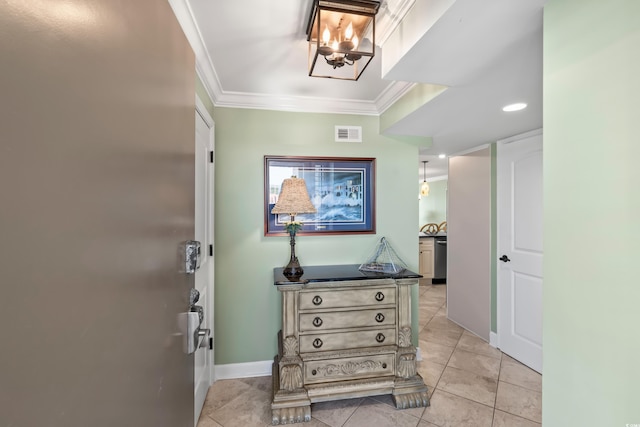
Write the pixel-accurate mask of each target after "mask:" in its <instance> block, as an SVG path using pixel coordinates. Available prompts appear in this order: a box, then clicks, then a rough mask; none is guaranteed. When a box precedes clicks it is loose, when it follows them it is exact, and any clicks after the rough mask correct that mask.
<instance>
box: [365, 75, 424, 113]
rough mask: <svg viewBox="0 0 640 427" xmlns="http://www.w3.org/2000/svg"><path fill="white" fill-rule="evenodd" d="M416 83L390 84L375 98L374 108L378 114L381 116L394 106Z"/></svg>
mask: <svg viewBox="0 0 640 427" xmlns="http://www.w3.org/2000/svg"><path fill="white" fill-rule="evenodd" d="M416 84H417V83H412V82H392V83H391V84H389V86H387V87H386V89H385V90H383V91H382V93H380V95H378V97H377V98H376V101H375V102H376V106H377V108H378V114H382V113H384V112H385V111H387V109H388V108H389V107H391V106H392V105H393V104H395V102H396V101H398V100H399V99H400V98H402V97H403V96H404V95H405V94H406V93H407V92H409V91H410V90H411V89H413V87H414V86H415V85H416Z"/></svg>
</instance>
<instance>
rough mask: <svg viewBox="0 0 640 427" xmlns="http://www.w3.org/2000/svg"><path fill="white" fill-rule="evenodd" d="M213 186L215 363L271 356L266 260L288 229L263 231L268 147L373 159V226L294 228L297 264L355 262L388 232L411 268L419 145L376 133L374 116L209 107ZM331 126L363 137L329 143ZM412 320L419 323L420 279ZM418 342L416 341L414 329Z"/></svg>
mask: <svg viewBox="0 0 640 427" xmlns="http://www.w3.org/2000/svg"><path fill="white" fill-rule="evenodd" d="M213 117H214V120H215V123H216V169H215V174H216V180H215V181H216V184H215V233H216V236H215V340H216V352H215V362H216V364H217V365H220V364H228V363H242V362H252V361H262V360H270V359H272V358H273V357H274V355H275V354H276V351H277V348H276V334H277V332H278V330H279V329H280V309H281V304H280V295H279V293H278V291H277V290H276V289H275V287H274V286H273V268H274V267H282V266H284V264H286V263H287V261H288V257H289V242H288V239H287V238H285V237H264V234H263V233H264V231H263V218H264V193H263V191H264V187H263V186H264V166H263V159H264V156H265V155H290V156H298V155H299V156H344V157H375V158H377V164H376V173H377V177H376V207H377V234H375V235H373V234H369V235H352V236H300V237H299V238H298V239H296V254H297V255H298V257H299V258H300V262H301V264H302V265H303V267H304V265H327V264H350V263H352V264H359V263H361V262H363V261H364V260H365V259H366V257H367V256H368V255H369V254H370V252H371V251H372V250H373V248H374V247H375V245H376V243H377V242H378V240H379V239H380V237H382V236H385V237H386V238H387V240H388V241H389V243H391V245H392V246H393V248H394V249H395V250H396V252H397V253H398V255H399V256H400V257H401V258H402V259H403V260H404V261H405V262H406V263H407V264H408V265H409V267H410V268H411V269H412V270H414V271H418V235H417V233H416V229H415V224H416V215H417V211H418V206H417V197H416V196H417V193H416V187H415V183H416V181H417V180H418V169H417V168H407V167H406V166H405V165H407V164H416V161H417V159H418V148H417V147H415V146H413V145H411V144H403V143H400V142H397V141H393V140H391V139H389V138H386V137H384V136H381V135H379V134H378V129H379V123H378V118H377V117H373V116H354V115H338V114H335V115H334V114H312V113H289V112H279V111H269V110H251V109H235V108H218V107H216V108H215V109H214V116H213ZM334 125H355V126H362V127H363V141H364V142H363V143H351V144H350V143H336V142H334ZM414 288H415V289H413V296H414V298H413V303H414V304H413V307H412V313H413V327H414V330H417V307H418V298H417V293H418V292H417V286H415V287H414ZM415 335H416V342H415V343H414V344H417V334H415Z"/></svg>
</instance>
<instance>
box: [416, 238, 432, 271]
mask: <svg viewBox="0 0 640 427" xmlns="http://www.w3.org/2000/svg"><path fill="white" fill-rule="evenodd" d="M433 241H434V239H433V237H420V243H419V250H420V258H419V264H420V274H421V275H422V276H423V278H425V279H432V278H433V273H434V268H433V266H434V263H433V254H434V243H433Z"/></svg>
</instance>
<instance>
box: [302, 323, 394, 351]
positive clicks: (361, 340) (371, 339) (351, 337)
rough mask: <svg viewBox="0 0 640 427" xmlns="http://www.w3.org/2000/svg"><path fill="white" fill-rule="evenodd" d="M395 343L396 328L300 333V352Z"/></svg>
mask: <svg viewBox="0 0 640 427" xmlns="http://www.w3.org/2000/svg"><path fill="white" fill-rule="evenodd" d="M395 343H396V329H395V328H380V329H374V330H369V331H355V332H336V333H333V334H330V333H326V334H310V335H300V353H307V352H317V351H331V350H346V349H351V348H364V347H380V346H383V345H394V344H395Z"/></svg>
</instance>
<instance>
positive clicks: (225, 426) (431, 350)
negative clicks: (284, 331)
mask: <svg viewBox="0 0 640 427" xmlns="http://www.w3.org/2000/svg"><path fill="white" fill-rule="evenodd" d="M445 299H446V285H430V284H429V285H423V284H421V285H420V319H419V323H420V333H419V341H420V350H421V352H422V361H421V362H419V364H418V371H419V372H420V375H422V377H423V378H424V381H425V383H426V384H427V386H428V388H429V393H430V395H431V406H429V407H428V408H412V409H405V410H396V409H395V407H394V406H393V402H392V400H391V396H390V395H384V396H375V397H368V398H359V399H345V400H340V401H335V402H323V403H314V404H312V406H311V416H312V419H311V421H310V422H308V423H304V424H298V425H300V426H301V427H302V426H305V427H327V426H331V427H341V426H345V427H359V426H362V427H364V426H371V427H386V426H389V427H391V426H393V427H395V426H400V427H405V426H407V427H408V426H411V427H430V426H440V427H445V426H446V427H449V426H450V427H457V426H473V427H483V426H486V427H533V426H540V425H541V424H540V423H541V384H542V377H541V376H540V374H538V373H537V372H535V371H532V370H531V369H529V368H527V367H526V366H524V365H522V364H520V363H519V362H517V361H516V360H514V359H512V358H510V357H509V356H507V355H505V354H503V353H501V352H500V351H499V350H497V349H495V348H493V347H491V346H490V345H489V344H487V343H486V342H485V341H483V340H482V339H480V338H478V337H476V336H475V335H473V334H471V333H470V332H468V331H466V330H464V329H463V328H461V327H460V326H458V325H456V324H455V323H453V322H451V321H449V320H448V319H447V317H446V304H445ZM270 403H271V377H270V376H268V377H255V378H242V379H233V380H221V381H217V382H216V383H215V384H214V385H213V386H212V387H211V389H210V390H209V394H208V396H207V400H206V402H205V406H204V408H203V410H202V415H201V417H200V420H199V422H198V427H220V426H222V427H236V426H237V427H253V426H259V427H263V426H270V425H271V408H270Z"/></svg>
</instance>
